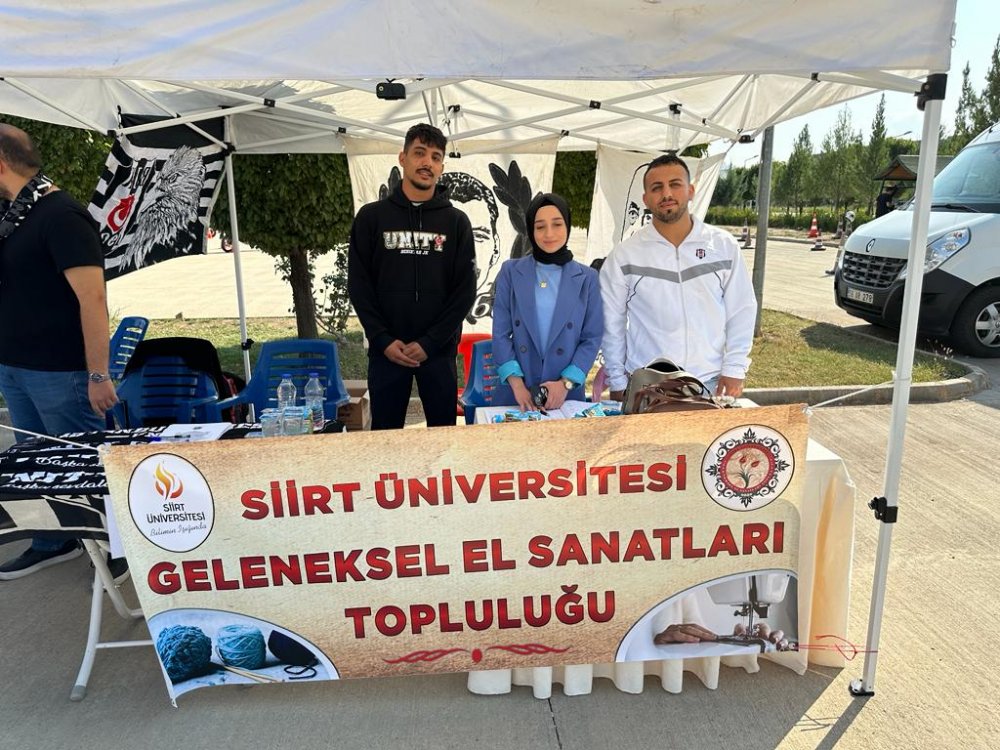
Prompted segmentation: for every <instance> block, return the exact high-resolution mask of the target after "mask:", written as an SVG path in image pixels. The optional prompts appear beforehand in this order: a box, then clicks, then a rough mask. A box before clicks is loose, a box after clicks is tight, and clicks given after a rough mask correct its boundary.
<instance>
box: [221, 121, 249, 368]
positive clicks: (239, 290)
mask: <svg viewBox="0 0 1000 750" xmlns="http://www.w3.org/2000/svg"><path fill="white" fill-rule="evenodd" d="M230 125H231V123H230V121H229V118H228V117H227V118H226V138H227V139H228V138H229V132H230V129H231V128H230ZM226 189H227V191H228V195H229V231H230V233H231V234H232V238H233V267H234V269H235V271H236V306H237V308H238V310H239V315H240V348H241V349H242V350H243V373H244V375H245V377H246V379H247V380H248V381H249V380H250V349H249V348H247V309H246V301H245V299H244V297H243V261H242V259H241V258H240V227H239V222H238V221H237V218H236V180H235V179H234V178H233V154H232V152H231V151H230V152H229V153H228V154H226Z"/></svg>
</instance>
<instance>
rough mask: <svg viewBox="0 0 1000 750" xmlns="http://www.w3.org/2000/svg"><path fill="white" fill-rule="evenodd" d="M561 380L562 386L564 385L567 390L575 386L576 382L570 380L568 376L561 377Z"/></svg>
mask: <svg viewBox="0 0 1000 750" xmlns="http://www.w3.org/2000/svg"><path fill="white" fill-rule="evenodd" d="M562 382H563V385H564V386H566V390H567V391H571V390H573V389H574V388H576V383H574V382H573V381H572V380H570V379H569V378H563V381H562Z"/></svg>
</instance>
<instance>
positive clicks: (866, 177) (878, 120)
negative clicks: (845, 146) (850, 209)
mask: <svg viewBox="0 0 1000 750" xmlns="http://www.w3.org/2000/svg"><path fill="white" fill-rule="evenodd" d="M888 157H889V148H888V146H887V145H886V135H885V94H882V98H881V99H879V102H878V107H877V108H876V109H875V119H874V120H873V121H872V132H871V136H870V137H869V138H868V145H867V146H865V148H864V150H863V151H862V155H861V175H860V179H859V181H858V188H859V190H860V195H859V201H863V203H862V205H864V206H865V207H867V209H868V210H869V211H874V209H875V198H876V196H877V195H878V192H879V183H878V182H876V181H875V180H874V179H872V178H873V177H875V175H877V174H878V173H879V172H880V171H881V170H882V169H884V168H885V165H886V164H888V163H889V158H888Z"/></svg>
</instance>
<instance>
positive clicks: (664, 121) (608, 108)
mask: <svg viewBox="0 0 1000 750" xmlns="http://www.w3.org/2000/svg"><path fill="white" fill-rule="evenodd" d="M725 77H726V76H707V77H706V78H704V79H701V80H699V81H683V82H681V83H676V84H670V85H667V86H659V87H657V88H651V89H648V90H644V91H636V92H632V93H629V94H623V95H622V96H616V97H612V98H610V99H603V100H601V102H600V109H601V111H604V112H613V113H614V114H618V115H624V116H626V117H631V118H635V119H640V120H650V121H651V122H656V123H659V124H660V125H666V126H668V127H681V128H684V129H686V130H694V131H697V132H701V133H708V134H710V135H714V136H716V137H718V138H728V139H732V140H735V139H736V138H737V137H738V136H739V133H737V132H736V131H733V130H729V129H727V128H723V127H720V126H718V125H709V124H707V123H706V124H705V125H701V124H695V123H690V122H683V123H679V122H674V121H672V120H670V119H668V118H666V117H657V116H656V115H653V114H650V113H649V112H643V111H640V110H634V109H628V108H626V107H619V106H618V105H619V104H621V103H623V102H632V101H636V100H638V99H644V98H648V97H650V96H655V95H657V94H662V93H665V92H667V91H676V90H679V89H684V88H688V87H691V86H694V85H696V84H700V83H711V82H713V81H716V80H719V79H721V78H725ZM480 82H481V83H488V84H491V85H493V86H499V87H500V88H505V89H512V90H514V91H521V92H524V93H526V94H536V95H537V96H541V97H547V98H549V99H554V100H556V101H563V102H567V103H570V104H581V105H584V106H585V107H586V108H587V109H590V108H592V105H591V101H590V100H588V99H583V98H581V97H579V96H571V95H569V94H559V93H556V92H551V91H546V90H544V89H539V88H536V87H534V86H525V85H524V84H520V83H513V82H512V81H494V80H482V81H480Z"/></svg>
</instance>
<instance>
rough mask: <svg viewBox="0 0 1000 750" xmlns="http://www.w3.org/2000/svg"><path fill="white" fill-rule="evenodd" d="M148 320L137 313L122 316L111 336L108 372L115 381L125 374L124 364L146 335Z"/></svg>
mask: <svg viewBox="0 0 1000 750" xmlns="http://www.w3.org/2000/svg"><path fill="white" fill-rule="evenodd" d="M147 328H149V321H148V320H147V319H146V318H141V317H139V316H137V315H135V316H131V317H128V318H122V320H121V322H120V323H119V324H118V328H117V330H116V331H115V334H114V336H112V337H111V357H110V362H109V363H108V372H109V373H110V375H111V379H112V380H113V381H115V382H116V383H117V382H118V381H119V380H121V379H122V375H124V374H125V365H127V364H128V361H129V360H130V359H132V354H133V352H135V347H136V346H138V344H139V342H140V341H142V340H143V338H144V337H145V336H146V329H147Z"/></svg>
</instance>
